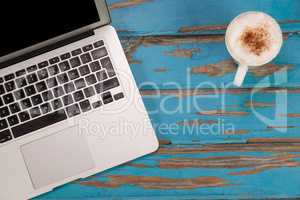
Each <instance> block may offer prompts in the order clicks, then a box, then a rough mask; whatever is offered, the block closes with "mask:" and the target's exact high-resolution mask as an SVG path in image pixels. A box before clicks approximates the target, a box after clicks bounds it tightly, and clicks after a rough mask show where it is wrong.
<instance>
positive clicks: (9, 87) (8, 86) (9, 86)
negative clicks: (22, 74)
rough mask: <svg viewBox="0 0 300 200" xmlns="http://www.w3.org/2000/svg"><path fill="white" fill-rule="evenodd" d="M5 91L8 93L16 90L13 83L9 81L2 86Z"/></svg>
mask: <svg viewBox="0 0 300 200" xmlns="http://www.w3.org/2000/svg"><path fill="white" fill-rule="evenodd" d="M4 86H5V89H6V91H7V92H10V91H12V90H14V89H15V88H16V85H15V82H14V81H9V82H7V83H5V84H4Z"/></svg>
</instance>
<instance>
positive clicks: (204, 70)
mask: <svg viewBox="0 0 300 200" xmlns="http://www.w3.org/2000/svg"><path fill="white" fill-rule="evenodd" d="M108 2H109V5H110V6H111V8H112V18H113V25H114V26H115V27H116V29H117V30H119V35H120V36H121V40H122V44H123V46H124V49H125V51H126V54H127V57H128V59H129V61H130V64H131V68H132V71H133V74H134V76H135V78H136V80H137V83H138V85H139V87H140V88H141V93H142V95H143V99H144V102H145V105H146V107H147V110H148V111H149V113H150V117H151V119H152V121H153V124H154V126H155V129H156V132H157V134H158V136H159V139H160V140H161V143H162V145H161V148H160V150H159V151H158V153H156V154H152V155H149V156H146V157H144V158H141V159H138V160H136V161H134V162H131V163H128V164H126V165H123V166H120V167H116V168H114V169H111V170H108V171H106V172H104V173H100V174H97V175H95V176H93V177H90V178H87V179H84V180H80V181H76V182H73V183H70V184H67V185H66V186H63V187H60V188H58V189H56V190H55V191H53V192H51V193H48V194H46V195H43V196H41V197H39V198H37V199H41V200H42V199H43V200H44V199H45V200H46V199H55V200H56V199H58V200H67V199H68V200H69V199H80V200H81V199H91V200H95V199H132V200H135V199H153V198H156V199H224V198H230V199H231V198H248V199H253V198H260V199H261V198H270V199H273V198H294V197H299V196H300V190H299V188H300V182H299V177H298V174H299V172H300V167H299V166H300V158H299V157H300V155H299V152H300V140H299V121H300V108H299V106H298V105H297V103H298V102H299V99H300V96H299V95H300V94H299V93H300V89H299V79H300V78H298V77H300V73H299V67H300V66H299V61H300V57H299V55H298V52H300V51H299V46H300V36H299V35H298V34H297V32H298V31H299V30H300V12H299V10H300V2H299V1H297V0H252V1H244V0H224V1H218V0H201V1H199V0H198V1H197V0H184V1H183V0H109V1H108ZM248 10H261V11H265V12H267V13H269V14H271V15H272V16H273V17H275V18H276V19H277V20H279V21H280V22H281V26H282V28H283V30H284V31H285V32H295V33H294V34H292V35H289V34H286V35H285V36H286V40H285V43H284V47H283V49H282V51H281V53H280V55H279V56H278V58H276V60H274V62H273V63H272V65H267V66H263V67H261V68H260V69H252V70H251V71H250V73H249V74H248V76H247V78H246V80H245V85H244V86H243V88H242V89H238V88H235V87H233V86H232V85H231V84H230V83H231V82H232V80H233V77H234V73H235V70H236V67H235V65H234V63H233V62H232V60H231V59H230V56H229V54H228V53H227V51H226V49H225V46H224V39H223V38H224V37H223V35H222V34H223V33H224V30H225V28H226V24H228V23H229V22H230V21H231V19H232V18H234V17H235V16H236V15H237V14H239V13H241V12H244V11H248ZM205 34H209V35H205ZM204 83H206V84H204ZM224 85H226V88H228V89H226V90H224V89H223V87H224ZM265 87H267V88H265ZM254 88H263V89H262V90H259V91H256V92H255V89H254ZM178 89H180V90H178ZM157 93H160V94H161V95H157ZM252 93H254V95H253V96H252ZM251 97H252V98H251ZM249 102H250V103H249ZM285 103H287V107H285ZM180 105H182V106H180ZM178 107H179V108H181V109H179V110H176V109H178ZM285 108H286V111H285ZM174 110H175V111H176V112H174ZM262 119H263V120H262ZM285 120H286V121H285ZM219 121H220V122H221V126H223V125H224V126H230V124H231V125H233V126H234V130H232V129H230V128H228V127H227V128H226V127H225V129H224V130H216V132H214V131H210V132H209V133H208V134H207V129H206V128H207V127H211V128H214V127H216V126H214V125H215V124H217V125H218V124H219ZM164 124H165V125H167V126H164ZM170 125H172V126H173V127H170ZM203 126H204V128H203ZM174 127H175V128H174ZM199 127H200V129H201V130H202V132H201V131H200V133H199ZM201 127H202V128H201ZM205 127H206V128H205ZM203 129H204V130H203ZM174 130H175V131H174ZM213 132H214V134H213ZM214 143H218V144H214Z"/></svg>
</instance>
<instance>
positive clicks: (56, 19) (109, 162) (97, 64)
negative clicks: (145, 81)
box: [0, 0, 158, 200]
mask: <svg viewBox="0 0 300 200" xmlns="http://www.w3.org/2000/svg"><path fill="white" fill-rule="evenodd" d="M64 3H65V4H64ZM9 4H10V3H7V4H6V3H5V4H3V5H2V7H1V9H3V10H6V11H9V12H6V14H5V15H2V16H1V20H2V22H3V23H2V24H3V26H2V30H3V31H2V32H3V33H2V35H1V37H2V39H1V44H2V45H1V47H0V53H1V55H0V56H1V57H0V63H1V64H0V67H1V69H0V158H1V166H0V177H1V181H0V188H1V190H0V199H10V200H14V199H16V200H20V199H30V198H32V197H36V196H38V195H41V194H43V193H46V192H49V191H51V190H53V189H54V188H56V187H58V186H61V185H63V184H65V183H68V182H71V181H73V180H76V179H80V178H85V177H88V176H91V175H93V174H95V173H98V172H101V171H103V170H106V169H109V168H111V167H114V166H117V165H120V164H122V163H125V162H128V161H130V160H133V159H135V158H138V157H140V156H143V155H145V154H148V153H151V152H153V151H155V150H156V149H157V148H158V141H157V138H156V136H155V133H154V130H153V128H152V126H151V122H150V120H149V117H148V115H147V112H146V110H145V107H144V105H143V102H142V99H141V96H140V94H139V91H138V88H137V86H136V84H135V81H134V78H133V75H132V73H131V70H130V68H129V65H128V62H127V60H126V57H125V55H124V52H123V50H122V47H121V44H120V41H119V39H118V36H117V34H116V31H115V29H114V28H113V27H112V26H110V25H109V24H110V16H109V11H108V8H107V5H106V2H105V0H84V1H72V3H70V2H68V3H67V2H62V1H55V0H54V1H48V2H45V1H40V2H39V3H38V2H36V1H35V2H34V3H33V1H31V2H30V1H29V2H28V1H21V2H13V3H11V4H10V5H9ZM2 13H3V12H2ZM7 13H9V14H7ZM5 17H6V18H5Z"/></svg>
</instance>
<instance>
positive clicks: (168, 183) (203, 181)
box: [78, 175, 228, 190]
mask: <svg viewBox="0 0 300 200" xmlns="http://www.w3.org/2000/svg"><path fill="white" fill-rule="evenodd" d="M107 178H108V179H109V181H105V182H104V181H103V182H100V181H80V182H78V183H79V184H81V185H84V186H91V187H96V188H117V187H121V186H124V185H135V186H138V187H142V188H144V189H160V190H168V189H180V190H187V189H193V188H201V187H224V186H227V185H228V183H227V182H226V181H225V180H223V179H220V178H218V177H195V178H189V179H174V178H163V177H153V176H122V175H112V176H108V177H107Z"/></svg>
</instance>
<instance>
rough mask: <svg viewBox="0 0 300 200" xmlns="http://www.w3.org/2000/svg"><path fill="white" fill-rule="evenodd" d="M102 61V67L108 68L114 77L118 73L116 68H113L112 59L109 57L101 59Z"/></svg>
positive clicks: (110, 75)
mask: <svg viewBox="0 0 300 200" xmlns="http://www.w3.org/2000/svg"><path fill="white" fill-rule="evenodd" d="M100 62H101V65H102V67H103V68H105V69H106V70H107V73H108V76H109V77H112V76H115V75H116V73H115V71H114V68H113V65H112V63H111V60H110V58H109V57H106V58H103V59H101V60H100Z"/></svg>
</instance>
